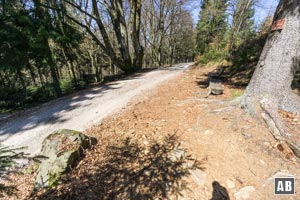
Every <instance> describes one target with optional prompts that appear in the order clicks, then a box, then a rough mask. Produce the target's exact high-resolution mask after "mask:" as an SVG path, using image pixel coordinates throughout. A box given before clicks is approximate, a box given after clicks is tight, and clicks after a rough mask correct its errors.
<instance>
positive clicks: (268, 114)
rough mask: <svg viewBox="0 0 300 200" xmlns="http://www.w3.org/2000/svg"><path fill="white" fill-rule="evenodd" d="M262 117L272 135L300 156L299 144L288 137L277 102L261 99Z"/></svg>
mask: <svg viewBox="0 0 300 200" xmlns="http://www.w3.org/2000/svg"><path fill="white" fill-rule="evenodd" d="M260 103H261V108H262V110H263V112H262V114H261V115H262V118H263V119H264V121H265V122H266V124H267V126H268V128H269V130H270V132H271V133H272V135H273V137H274V138H275V139H276V140H278V141H282V142H285V143H286V144H287V145H288V146H289V148H290V149H291V150H292V151H293V153H294V154H295V155H296V156H297V157H298V158H300V146H298V145H297V144H295V143H294V142H293V141H291V140H290V139H289V138H288V137H289V136H291V134H289V132H288V131H287V129H286V127H285V125H284V123H283V121H282V120H281V116H280V115H279V112H278V108H279V106H278V103H275V102H272V101H270V100H268V99H263V100H261V102H260Z"/></svg>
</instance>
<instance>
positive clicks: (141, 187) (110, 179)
mask: <svg viewBox="0 0 300 200" xmlns="http://www.w3.org/2000/svg"><path fill="white" fill-rule="evenodd" d="M178 145H179V142H178V140H177V138H176V137H175V136H174V135H172V136H168V137H166V138H165V139H164V140H163V141H162V142H157V141H153V142H151V143H150V144H149V145H147V147H143V146H142V145H140V144H139V143H137V142H133V141H131V139H129V138H127V139H126V140H125V141H123V142H122V143H121V145H119V146H111V147H108V148H107V150H106V153H105V156H106V159H105V160H104V161H102V162H99V165H98V166H93V167H94V169H92V170H88V169H80V168H79V169H76V171H81V170H82V171H83V172H82V173H80V174H79V175H78V176H76V177H75V176H71V177H70V178H67V177H65V178H64V180H63V182H64V184H63V185H62V186H60V187H59V188H57V189H56V190H48V191H45V192H44V193H43V194H41V195H38V196H34V197H32V198H34V199H137V200H143V199H147V200H148V199H169V197H170V195H171V196H176V195H177V196H179V195H181V192H182V191H183V190H184V189H187V185H186V184H185V181H184V178H185V177H187V176H189V169H192V168H193V169H194V168H196V167H199V162H197V161H195V160H193V159H191V158H190V156H187V155H185V154H183V155H180V156H179V155H178V152H177V153H176V150H174V149H176V148H177V147H178ZM94 156H96V155H94ZM188 163H189V164H188ZM75 174H76V172H75Z"/></svg>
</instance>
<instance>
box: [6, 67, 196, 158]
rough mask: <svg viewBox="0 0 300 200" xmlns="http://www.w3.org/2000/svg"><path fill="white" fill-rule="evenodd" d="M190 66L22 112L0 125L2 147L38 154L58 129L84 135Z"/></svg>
mask: <svg viewBox="0 0 300 200" xmlns="http://www.w3.org/2000/svg"><path fill="white" fill-rule="evenodd" d="M190 65H192V63H185V64H178V65H175V66H174V67H169V68H161V69H158V70H154V71H151V72H148V73H138V74H135V75H132V76H130V77H128V78H126V79H123V80H119V81H114V82H110V83H106V84H104V85H101V86H99V87H95V88H92V89H87V90H83V91H80V92H77V93H75V94H73V95H70V96H67V97H63V98H61V99H58V100H54V101H53V102H50V103H47V104H44V105H42V106H40V108H39V109H33V110H32V111H29V112H25V113H24V115H22V116H18V117H15V118H11V119H8V120H7V121H6V122H2V123H0V140H1V143H2V144H3V145H9V146H14V147H21V146H22V147H24V146H26V147H28V148H27V149H26V150H25V152H27V153H30V154H31V155H36V154H38V153H39V151H40V148H41V143H42V141H43V139H44V138H45V137H46V136H47V135H49V134H50V133H51V132H53V131H55V130H57V129H62V128H66V129H75V130H79V131H83V130H85V129H87V128H89V127H91V126H92V125H95V124H97V123H100V122H101V120H102V119H103V118H105V117H107V116H108V115H111V114H113V113H115V112H117V111H119V110H120V109H122V108H123V107H125V106H126V105H127V103H128V102H129V101H130V100H131V99H132V98H133V97H135V96H136V95H138V94H140V93H142V92H143V91H145V90H149V89H151V88H154V87H155V86H157V85H158V84H159V83H162V82H163V81H167V80H168V79H170V78H173V77H175V76H177V75H179V74H180V73H181V72H183V71H184V70H185V69H187V68H188V67H189V66H190Z"/></svg>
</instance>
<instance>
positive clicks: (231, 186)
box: [226, 180, 235, 189]
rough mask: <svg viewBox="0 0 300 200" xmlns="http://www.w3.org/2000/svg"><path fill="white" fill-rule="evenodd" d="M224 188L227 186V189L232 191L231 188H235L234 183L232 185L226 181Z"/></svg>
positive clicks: (230, 181) (231, 182) (229, 181)
mask: <svg viewBox="0 0 300 200" xmlns="http://www.w3.org/2000/svg"><path fill="white" fill-rule="evenodd" d="M226 186H227V187H228V188H229V189H232V188H235V183H234V182H233V181H232V180H227V181H226Z"/></svg>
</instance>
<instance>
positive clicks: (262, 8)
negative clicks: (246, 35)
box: [191, 0, 279, 25]
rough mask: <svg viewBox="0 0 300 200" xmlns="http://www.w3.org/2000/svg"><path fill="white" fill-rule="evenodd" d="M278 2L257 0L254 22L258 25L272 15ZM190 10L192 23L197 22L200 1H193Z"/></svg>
mask: <svg viewBox="0 0 300 200" xmlns="http://www.w3.org/2000/svg"><path fill="white" fill-rule="evenodd" d="M278 2H279V0H259V1H258V3H257V5H256V6H255V16H254V18H255V23H256V24H257V25H259V24H260V23H261V22H262V21H263V20H264V19H265V17H267V16H268V15H270V14H271V15H273V14H274V12H275V10H276V7H277V5H278ZM191 10H192V17H193V20H194V23H195V24H197V21H198V17H199V11H200V1H194V3H193V5H192V6H191Z"/></svg>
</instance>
